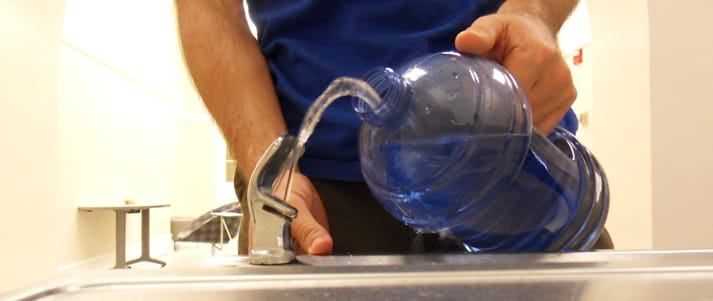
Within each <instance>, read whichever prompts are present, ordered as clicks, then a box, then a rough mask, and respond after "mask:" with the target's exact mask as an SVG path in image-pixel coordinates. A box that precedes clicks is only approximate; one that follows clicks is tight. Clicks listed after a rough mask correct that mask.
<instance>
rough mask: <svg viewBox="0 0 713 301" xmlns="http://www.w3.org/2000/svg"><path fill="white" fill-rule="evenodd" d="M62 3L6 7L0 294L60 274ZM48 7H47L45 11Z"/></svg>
mask: <svg viewBox="0 0 713 301" xmlns="http://www.w3.org/2000/svg"><path fill="white" fill-rule="evenodd" d="M63 5H64V3H63V1H55V2H49V3H45V1H41V0H35V1H7V0H1V1H0V61H1V62H2V68H0V129H2V130H0V166H2V168H0V191H2V194H1V196H0V212H2V213H3V214H2V218H1V219H0V237H1V238H2V243H1V247H0V292H1V291H3V290H5V289H8V288H11V287H15V286H19V285H24V284H27V283H29V282H31V281H36V280H37V279H41V278H45V277H49V275H52V273H53V272H54V266H53V264H52V263H54V262H56V253H54V252H52V250H54V249H55V248H56V247H57V245H58V244H59V243H60V242H61V240H59V239H57V238H56V237H55V235H53V234H54V233H53V232H52V229H53V228H54V225H55V223H56V221H57V220H58V217H57V216H56V214H55V212H56V208H57V203H58V196H57V191H58V186H57V177H58V174H59V170H58V163H57V158H58V149H59V141H58V135H57V134H58V131H57V122H58V116H57V108H58V104H57V101H56V95H57V75H56V74H57V69H58V62H59V29H60V24H61V22H62V11H63ZM38 7H42V9H38Z"/></svg>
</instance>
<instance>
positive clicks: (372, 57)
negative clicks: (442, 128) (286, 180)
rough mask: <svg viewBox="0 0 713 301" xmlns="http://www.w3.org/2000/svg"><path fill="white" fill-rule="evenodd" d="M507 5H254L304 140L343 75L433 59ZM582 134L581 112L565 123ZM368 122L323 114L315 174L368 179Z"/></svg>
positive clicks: (288, 0) (333, 110)
mask: <svg viewBox="0 0 713 301" xmlns="http://www.w3.org/2000/svg"><path fill="white" fill-rule="evenodd" d="M502 2H503V0H437V1H436V0H358V1H340V0H253V1H248V7H249V9H250V16H251V19H252V20H253V22H254V23H255V25H256V27H257V30H258V40H259V43H260V48H261V50H262V52H263V54H264V56H265V58H266V59H267V63H268V65H269V68H270V72H271V75H272V80H273V81H274V84H275V89H276V92H277V96H278V98H279V101H280V105H281V108H282V112H283V115H284V117H285V121H286V122H287V127H288V130H289V132H290V134H292V135H296V134H297V132H298V130H299V127H300V125H301V123H302V118H303V116H304V114H305V112H306V111H307V109H308V108H309V107H310V105H311V104H312V102H313V101H314V100H315V99H316V98H317V97H318V96H319V95H320V94H321V93H322V91H324V89H325V88H326V87H327V86H328V85H329V83H330V82H331V81H332V80H334V79H335V78H337V77H340V76H352V77H361V76H362V75H364V74H365V73H366V72H367V71H368V70H371V69H373V68H375V67H380V66H390V67H398V66H400V65H402V64H404V63H405V62H407V61H409V60H410V59H413V58H415V57H419V56H422V55H425V54H429V53H434V52H438V51H444V50H453V49H454V40H455V36H456V35H457V34H458V33H459V32H460V31H462V30H463V29H465V28H467V27H468V26H469V25H470V24H471V23H472V22H473V21H474V20H475V19H476V18H478V17H479V16H482V15H486V14H489V13H493V12H495V11H496V10H497V8H498V7H499V6H500V4H501V3H502ZM563 123H564V125H565V127H566V128H567V129H569V130H570V131H572V132H574V131H576V127H577V121H576V118H575V117H574V113H573V112H571V111H570V112H568V115H567V116H566V117H565V119H563ZM360 124H361V120H360V119H359V117H358V116H357V114H356V113H355V112H354V110H353V109H352V106H351V103H350V102H349V101H346V100H343V99H342V100H337V101H336V102H334V103H333V104H332V105H330V106H329V107H328V108H327V110H326V111H325V112H324V114H323V115H322V119H321V120H320V122H319V124H318V125H317V127H316V129H315V131H314V133H313V134H312V136H311V137H310V139H309V141H308V142H307V145H306V150H305V153H304V155H303V157H302V158H301V159H300V163H299V164H300V170H301V171H302V172H303V173H305V174H306V175H308V176H312V177H318V178H325V179H333V180H346V181H363V177H362V175H361V169H360V166H359V154H358V148H357V137H358V130H359V126H360Z"/></svg>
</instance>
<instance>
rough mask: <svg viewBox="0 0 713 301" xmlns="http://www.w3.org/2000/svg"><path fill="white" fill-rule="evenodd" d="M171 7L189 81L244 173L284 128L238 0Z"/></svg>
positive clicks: (181, 0)
mask: <svg viewBox="0 0 713 301" xmlns="http://www.w3.org/2000/svg"><path fill="white" fill-rule="evenodd" d="M176 8H177V11H178V24H179V30H180V35H181V44H182V46H183V54H184V58H185V60H186V64H187V65H188V69H189V70H190V73H191V75H192V77H193V81H194V83H195V85H196V87H197V89H198V91H199V93H200V95H201V97H202V98H203V102H204V103H205V105H206V107H207V108H208V111H209V112H210V113H211V115H212V116H213V118H214V119H215V121H216V122H217V123H218V126H219V127H220V128H221V129H222V131H223V134H224V136H225V138H226V140H227V142H228V145H229V146H230V148H231V150H232V151H233V154H234V155H235V158H236V159H237V161H238V162H240V165H241V167H242V168H244V170H243V171H244V172H245V174H246V176H247V177H248V178H249V177H250V174H251V173H252V170H253V168H254V166H255V164H256V163H257V161H258V160H259V158H260V156H261V155H262V153H263V152H264V150H265V149H267V147H268V146H269V145H270V143H272V141H273V140H275V138H277V137H278V136H279V135H281V134H286V133H287V128H286V126H285V121H284V120H283V119H282V113H281V111H280V107H279V105H278V102H277V96H276V95H275V90H274V87H273V85H272V80H271V78H270V74H269V71H268V68H267V63H266V62H265V58H264V57H263V56H262V53H261V52H260V49H259V46H258V44H257V41H256V40H255V38H253V37H252V35H251V34H250V31H249V29H248V25H247V20H246V19H245V14H244V11H243V7H242V2H241V1H214V0H211V1H197V0H177V1H176Z"/></svg>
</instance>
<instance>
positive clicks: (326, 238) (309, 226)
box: [292, 208, 333, 255]
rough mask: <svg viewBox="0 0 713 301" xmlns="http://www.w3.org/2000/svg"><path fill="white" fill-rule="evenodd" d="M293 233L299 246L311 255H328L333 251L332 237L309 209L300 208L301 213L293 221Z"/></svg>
mask: <svg viewBox="0 0 713 301" xmlns="http://www.w3.org/2000/svg"><path fill="white" fill-rule="evenodd" d="M298 210H299V208H298ZM292 234H293V236H294V239H295V240H296V241H297V245H298V246H299V248H301V249H302V251H306V252H307V253H308V254H310V255H326V254H330V253H331V252H332V245H333V241H332V237H331V236H330V235H329V232H328V231H327V229H325V228H324V227H323V226H322V225H320V224H319V223H318V222H317V220H315V219H314V217H313V216H312V214H311V212H309V211H308V210H300V214H299V215H297V218H296V219H295V220H293V221H292ZM298 252H299V251H298Z"/></svg>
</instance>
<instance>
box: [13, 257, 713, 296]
mask: <svg viewBox="0 0 713 301" xmlns="http://www.w3.org/2000/svg"><path fill="white" fill-rule="evenodd" d="M298 261H299V262H295V263H291V264H286V265H274V266H256V265H249V264H247V259H246V258H244V257H238V256H235V257H212V258H208V259H206V260H205V261H203V262H201V263H200V264H197V265H195V266H190V267H181V268H170V265H169V266H167V267H166V268H164V269H156V270H108V271H98V272H92V273H82V274H77V275H73V276H69V277H63V278H59V279H56V280H54V281H50V282H47V283H42V284H38V285H36V286H33V287H29V288H27V289H24V290H21V291H17V292H14V293H11V294H7V295H3V296H0V300H102V301H111V300H132V301H139V300H197V299H200V300H231V301H235V300H255V299H261V300H262V299H264V300H276V299H277V298H289V300H320V299H330V300H331V299H334V300H345V299H348V300H354V299H357V300H363V299H367V300H402V299H403V300H413V299H423V300H452V299H482V300H502V299H512V300H532V299H543V300H563V299H564V300H609V299H615V300H622V299H626V300H628V299H634V300H686V299H710V298H713V287H712V286H711V285H710V284H711V283H713V251H709V250H700V251H646V252H619V251H599V252H581V253H555V254H457V255H385V256H300V257H298Z"/></svg>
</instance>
